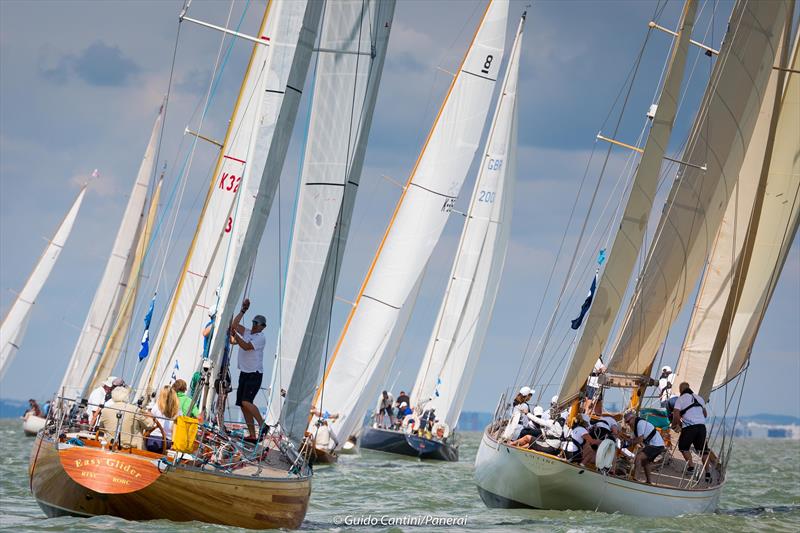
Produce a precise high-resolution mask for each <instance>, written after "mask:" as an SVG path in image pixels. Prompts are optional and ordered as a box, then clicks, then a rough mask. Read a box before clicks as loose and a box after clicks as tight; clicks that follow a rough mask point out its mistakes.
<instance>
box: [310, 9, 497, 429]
mask: <svg viewBox="0 0 800 533" xmlns="http://www.w3.org/2000/svg"><path fill="white" fill-rule="evenodd" d="M507 15H508V2H507V0H498V1H492V2H489V4H488V5H487V8H486V11H485V12H484V15H483V17H482V18H481V21H480V23H479V25H478V28H477V30H476V33H475V35H474V37H473V40H472V42H471V44H470V47H469V49H468V51H467V53H466V55H465V57H464V59H463V61H462V64H461V65H460V66H459V68H458V70H457V71H456V72H457V75H456V76H455V77H454V78H453V81H452V84H451V86H450V89H449V91H448V93H447V96H446V97H445V100H444V103H443V104H442V107H441V108H440V110H439V113H438V115H437V118H436V120H435V122H434V125H433V127H432V129H431V131H430V133H429V135H428V137H427V139H426V141H425V143H424V145H423V148H422V151H421V153H420V156H419V158H418V159H417V162H416V164H415V166H414V169H413V170H412V172H411V174H410V176H409V180H408V182H407V184H406V187H405V188H404V189H403V193H402V195H401V197H400V200H399V201H398V204H397V206H396V207H395V211H394V213H393V215H392V218H391V219H390V222H389V226H388V228H387V230H386V232H385V234H384V237H383V239H382V241H381V243H380V244H379V246H378V251H377V252H376V255H375V257H374V259H373V261H372V264H371V265H370V267H369V269H368V271H367V275H366V277H365V279H364V282H363V283H362V286H361V289H360V290H359V295H358V297H357V299H356V304H355V306H354V307H353V309H352V310H351V312H350V315H349V316H348V318H347V321H346V322H345V326H344V328H343V330H342V333H341V335H340V337H339V341H338V342H337V345H336V347H335V349H334V351H333V354H332V356H331V360H330V362H329V363H328V367H327V369H326V371H325V375H324V376H323V379H322V384H321V386H320V388H319V389H318V391H317V396H316V398H315V407H316V408H317V409H324V410H327V411H330V412H333V413H337V414H339V415H340V417H339V418H338V419H337V420H335V421H334V422H333V423H332V429H333V430H334V431H335V432H336V433H337V434H339V435H340V436H341V437H342V438H345V437H347V436H349V435H351V434H352V433H353V431H354V430H355V429H356V428H357V427H358V426H359V425H360V424H361V416H362V414H363V412H364V411H365V410H366V406H367V404H368V403H369V402H371V401H372V399H373V398H372V396H373V394H374V392H375V391H374V390H373V389H374V388H375V387H377V384H376V379H375V376H378V375H381V374H382V372H383V371H384V370H385V369H386V367H387V366H388V365H389V363H390V362H391V361H389V359H390V357H389V352H388V350H386V348H387V344H388V341H389V339H390V337H391V335H392V332H393V331H394V330H395V327H396V324H397V320H398V317H399V316H400V314H401V312H402V311H404V309H403V308H404V306H405V305H407V304H408V297H409V295H410V294H411V292H412V288H413V286H414V284H415V283H417V281H418V280H419V278H420V275H421V273H422V271H423V269H424V267H425V265H426V264H427V262H428V259H429V257H430V255H431V253H432V251H433V247H434V246H435V245H436V242H437V241H438V240H439V237H440V236H441V233H442V231H443V229H444V225H445V223H446V222H447V219H448V216H449V213H450V211H451V209H452V206H453V201H454V199H455V197H456V196H458V193H459V191H460V188H461V185H462V184H463V182H464V179H465V178H466V174H467V172H468V170H469V166H470V164H471V162H472V159H473V158H474V155H475V150H476V148H477V145H478V142H479V141H480V136H481V133H482V130H483V128H484V125H485V121H486V116H487V114H488V111H489V105H490V103H491V97H492V92H493V89H494V86H495V80H496V78H497V74H498V72H499V69H500V63H501V62H502V56H503V48H504V44H505V34H506V22H507ZM472 74H475V75H472ZM323 389H324V402H323V403H320V397H321V396H320V395H321V390H323Z"/></svg>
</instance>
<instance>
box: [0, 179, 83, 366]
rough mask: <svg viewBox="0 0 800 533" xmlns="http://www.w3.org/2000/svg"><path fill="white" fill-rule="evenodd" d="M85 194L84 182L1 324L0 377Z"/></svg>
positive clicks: (25, 326)
mask: <svg viewBox="0 0 800 533" xmlns="http://www.w3.org/2000/svg"><path fill="white" fill-rule="evenodd" d="M85 194H86V185H84V186H83V187H82V188H81V191H80V192H79V193H78V197H77V198H76V199H75V202H73V204H72V207H70V209H69V211H67V215H66V216H65V217H64V219H63V220H62V221H61V224H60V225H59V226H58V229H57V230H56V233H55V235H53V238H52V239H51V240H50V242H49V243H48V244H47V247H46V248H45V249H44V253H43V254H42V256H41V257H40V258H39V261H38V262H37V263H36V266H35V267H34V268H33V271H32V272H31V275H30V276H29V277H28V280H27V281H26V282H25V285H24V286H23V287H22V290H21V291H20V292H19V294H18V295H17V297H16V299H15V300H14V303H13V304H11V307H10V308H9V310H8V313H7V314H6V316H5V318H4V319H3V323H2V324H0V379H3V376H4V375H5V373H6V370H8V366H9V365H10V364H11V360H12V359H13V358H14V355H16V353H17V351H18V350H19V347H20V344H21V343H22V338H23V337H24V336H25V330H26V328H27V325H28V320H29V319H30V314H31V311H32V310H33V305H34V304H35V303H36V298H38V296H39V291H41V290H42V287H43V286H44V284H45V282H46V281H47V278H48V276H50V272H51V271H52V270H53V267H54V266H55V264H56V261H57V260H58V256H59V255H61V250H62V249H63V248H64V244H65V243H66V242H67V238H68V237H69V234H70V232H71V231H72V225H73V224H74V223H75V218H76V217H77V216H78V210H80V208H81V203H83V197H84V195H85Z"/></svg>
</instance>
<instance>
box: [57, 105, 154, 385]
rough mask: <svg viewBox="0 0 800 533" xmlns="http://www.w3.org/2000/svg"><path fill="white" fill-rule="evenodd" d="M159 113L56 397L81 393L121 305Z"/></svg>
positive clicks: (142, 208)
mask: <svg viewBox="0 0 800 533" xmlns="http://www.w3.org/2000/svg"><path fill="white" fill-rule="evenodd" d="M162 113H163V107H162V108H161V109H159V111H158V116H157V117H156V120H155V123H154V124H153V130H152V131H151V132H150V140H149V141H148V143H147V148H145V151H144V157H143V158H142V162H141V164H140V165H139V172H138V173H137V174H136V180H135V181H134V183H133V188H132V189H131V193H130V197H129V199H128V204H127V205H126V206H125V211H124V213H123V215H122V222H121V223H120V226H119V229H118V230H117V236H116V238H115V239H114V246H113V247H112V248H111V254H110V255H109V256H108V261H107V262H106V268H105V270H104V271H103V277H102V278H101V279H100V284H99V285H98V286H97V291H95V293H94V299H92V305H91V307H89V313H88V314H87V315H86V320H85V321H84V323H83V328H82V329H81V334H80V336H79V337H78V342H77V343H76V344H75V349H74V350H73V352H72V357H71V358H70V360H69V365H68V366H67V371H66V373H65V374H64V377H63V379H62V380H61V386H60V387H59V389H58V392H59V394H61V393H62V392H63V393H64V394H66V396H67V397H68V398H72V397H74V396H73V395H79V394H82V393H83V390H84V387H85V386H86V384H87V382H88V381H89V380H90V379H91V373H92V370H93V369H94V367H95V365H96V364H97V360H98V358H99V357H100V354H101V352H102V350H103V343H104V342H105V341H106V338H107V336H108V332H109V331H110V329H111V327H112V326H113V325H114V323H115V321H116V317H117V312H118V310H119V307H120V305H121V304H122V295H123V293H124V292H125V284H126V281H127V280H128V276H129V273H130V271H131V265H132V262H133V256H134V253H135V247H136V240H137V238H138V236H139V232H140V226H141V223H142V219H143V218H144V206H145V202H146V201H147V190H148V188H149V186H150V179H151V177H152V175H153V165H155V153H156V146H157V144H158V135H159V131H160V130H161V119H162Z"/></svg>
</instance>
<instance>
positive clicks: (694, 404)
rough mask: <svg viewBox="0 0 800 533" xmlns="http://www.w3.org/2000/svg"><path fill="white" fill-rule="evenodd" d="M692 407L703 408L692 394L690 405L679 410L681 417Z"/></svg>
mask: <svg viewBox="0 0 800 533" xmlns="http://www.w3.org/2000/svg"><path fill="white" fill-rule="evenodd" d="M692 407H703V404H702V403H700V402H698V401H697V396H695V395H694V394H692V403H691V404H689V406H688V407H685V408H683V409H681V410H680V413H681V416H683V415H685V414H686V413H688V412H689V409H691V408H692Z"/></svg>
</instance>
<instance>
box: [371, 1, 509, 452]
mask: <svg viewBox="0 0 800 533" xmlns="http://www.w3.org/2000/svg"><path fill="white" fill-rule="evenodd" d="M524 24H525V14H523V15H522V19H521V20H520V22H519V27H518V28H517V33H516V36H515V39H514V43H513V45H512V48H511V54H510V56H509V62H508V66H507V68H506V74H505V79H504V80H503V83H502V85H501V88H500V97H499V98H498V101H497V107H496V109H495V113H494V117H493V119H492V122H491V124H492V125H491V128H490V129H489V136H488V137H487V139H486V146H485V147H484V151H483V157H482V158H481V165H480V170H479V172H478V177H477V179H476V180H475V187H474V189H473V192H472V198H471V200H470V203H469V208H468V209H467V212H466V220H465V222H464V229H463V230H462V232H461V239H460V241H459V244H458V249H457V251H456V255H455V259H454V261H453V267H452V270H451V272H450V278H449V280H448V283H447V288H446V289H445V294H444V298H443V300H442V305H441V307H440V308H439V314H438V316H437V318H436V322H434V326H433V332H432V334H431V338H430V340H429V341H428V347H427V349H426V350H425V355H424V357H423V360H422V365H421V366H420V369H419V373H418V374H417V379H416V383H415V385H414V388H413V390H412V392H411V397H410V399H411V405H412V406H414V410H415V412H416V413H417V415H416V418H417V424H419V418H420V415H422V414H423V413H424V412H430V413H435V417H436V419H437V420H438V421H439V423H438V424H437V425H434V427H433V431H432V432H431V434H430V435H428V434H426V433H424V432H423V433H420V434H414V433H412V432H410V431H407V430H405V429H387V428H381V427H377V425H375V426H373V427H367V428H365V429H364V431H363V432H362V436H361V447H362V448H367V449H372V450H379V451H384V452H391V453H398V454H401V455H411V456H414V457H421V458H424V459H443V460H450V461H457V460H458V444H457V441H456V439H455V438H454V430H455V428H456V423H457V422H458V417H459V415H460V414H461V407H462V406H463V404H464V399H465V398H466V394H467V391H468V390H469V386H470V383H471V382H472V376H473V374H474V371H475V367H476V365H477V363H478V358H479V357H480V354H481V350H482V348H483V341H484V338H485V336H486V331H487V329H488V327H489V322H490V320H491V316H492V310H493V308H494V301H495V297H496V295H497V289H498V287H499V284H500V278H501V276H502V273H503V264H504V262H505V257H506V250H507V248H508V238H509V232H510V227H511V213H512V207H513V198H514V181H515V179H516V144H517V102H518V99H517V82H518V78H519V62H520V53H521V50H522V36H523V29H524ZM431 416H433V415H432V414H431ZM438 428H441V432H442V434H441V435H437V429H438Z"/></svg>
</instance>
